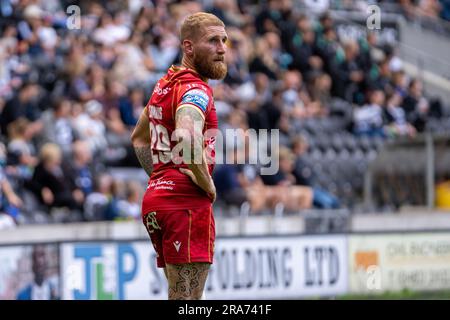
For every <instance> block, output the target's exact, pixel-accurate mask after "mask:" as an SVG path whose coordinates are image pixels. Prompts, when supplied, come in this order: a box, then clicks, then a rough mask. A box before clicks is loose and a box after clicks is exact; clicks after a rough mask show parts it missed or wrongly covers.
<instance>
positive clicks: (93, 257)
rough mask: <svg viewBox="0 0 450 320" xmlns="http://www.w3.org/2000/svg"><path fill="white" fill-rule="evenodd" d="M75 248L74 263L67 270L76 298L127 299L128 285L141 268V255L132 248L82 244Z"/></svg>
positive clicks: (121, 245)
mask: <svg viewBox="0 0 450 320" xmlns="http://www.w3.org/2000/svg"><path fill="white" fill-rule="evenodd" d="M72 248H73V251H72V252H73V257H72V259H71V260H72V263H70V264H69V266H68V268H67V271H68V273H69V274H67V286H69V287H70V290H71V294H70V295H71V296H72V297H73V299H75V300H113V299H120V300H123V299H124V298H125V294H124V291H125V290H124V288H125V284H126V283H127V282H129V281H131V280H133V279H134V278H135V276H136V274H137V272H138V266H139V263H138V255H137V254H136V252H135V250H134V249H133V247H132V246H131V245H129V244H126V243H123V244H117V245H101V244H98V245H97V244H82V245H74V246H73V247H72ZM125 261H127V263H125ZM75 266H78V267H75Z"/></svg>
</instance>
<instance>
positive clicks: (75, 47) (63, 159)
mask: <svg viewBox="0 0 450 320" xmlns="http://www.w3.org/2000/svg"><path fill="white" fill-rule="evenodd" d="M308 2H310V1H306V0H305V1H304V4H307V3H308ZM319 2H320V1H319ZM345 2H346V1H342V3H343V4H345ZM422 2H424V3H425V2H426V3H434V2H436V1H420V3H422ZM403 3H404V4H405V5H407V4H408V3H411V4H412V1H403ZM1 4H2V6H1V9H0V14H1V18H0V28H1V29H0V34H1V36H0V129H1V136H0V139H1V141H0V162H1V166H0V167H1V169H0V189H1V191H0V204H1V207H0V211H1V212H3V213H5V214H3V215H2V217H3V218H4V219H3V220H4V221H3V222H2V223H4V224H5V225H8V223H9V224H14V223H40V222H42V223H47V222H52V221H61V222H68V221H92V220H113V219H139V214H140V199H141V197H142V192H143V191H144V190H145V188H144V186H142V183H140V182H139V181H134V180H128V181H123V180H122V179H117V178H115V177H114V176H113V175H111V173H110V171H109V169H110V168H111V167H136V168H137V167H138V166H139V164H138V162H137V160H136V158H135V157H134V153H133V150H132V148H131V145H130V139H129V137H130V131H131V130H132V128H133V126H134V125H135V124H136V121H137V118H138V116H139V114H140V113H141V111H142V109H143V108H144V106H145V104H146V102H147V100H148V99H149V97H150V94H151V92H152V90H153V85H154V83H155V82H156V81H157V79H159V78H160V77H161V76H162V75H163V74H164V73H165V72H166V70H167V68H168V67H169V66H170V65H171V64H176V63H179V61H180V50H179V40H178V26H179V23H180V21H182V19H183V18H184V17H185V16H186V15H188V14H190V13H194V12H197V11H201V10H204V11H209V12H211V13H214V14H216V15H217V16H218V17H219V18H221V19H222V20H223V21H224V22H225V24H226V26H227V32H228V35H229V43H228V47H229V49H228V53H227V57H226V59H227V63H228V75H227V77H226V78H225V79H224V80H223V81H211V82H210V84H211V86H212V87H213V89H214V97H215V104H216V109H217V112H218V116H219V125H220V129H221V130H226V129H229V128H233V129H238V128H240V129H244V130H245V129H256V130H259V129H268V130H271V129H280V143H281V147H280V152H279V157H280V171H279V172H278V173H277V174H276V175H274V176H261V175H259V171H258V168H257V167H258V165H218V166H217V170H216V174H215V177H214V178H215V180H216V185H217V189H218V192H219V203H222V204H223V205H225V206H227V205H236V206H239V205H242V203H245V202H247V203H250V206H251V208H252V211H254V212H260V211H261V210H264V209H272V208H274V206H276V205H277V204H280V203H281V204H282V205H283V206H285V207H286V208H287V209H289V210H292V211H298V210H302V209H308V208H339V207H341V206H342V203H340V199H339V198H338V197H337V196H336V194H335V192H333V190H327V189H326V188H323V186H322V187H321V186H319V185H318V184H317V183H316V182H315V181H316V180H317V179H316V178H315V177H316V175H317V174H319V173H318V172H314V169H313V168H310V167H308V164H306V163H305V161H303V160H302V159H303V155H304V154H305V153H307V152H309V150H310V146H309V144H310V142H309V140H308V139H309V137H308V134H307V132H305V131H304V130H303V129H302V128H303V125H302V124H303V123H304V122H305V121H308V120H310V119H331V118H333V119H342V123H343V124H344V126H345V128H344V129H345V130H346V131H347V132H349V133H350V134H352V135H355V136H358V137H360V136H367V137H379V138H380V139H384V138H386V137H396V136H407V137H408V136H409V137H412V136H414V135H416V133H417V132H421V131H423V130H425V128H426V123H427V121H428V119H429V118H439V117H442V106H441V104H440V102H439V101H429V100H428V99H427V97H425V96H424V93H423V86H422V83H421V81H420V80H418V79H410V78H409V77H408V76H407V75H406V73H405V72H404V71H403V69H402V61H401V59H400V58H399V57H398V56H397V55H396V50H395V47H392V46H390V45H386V44H383V43H380V42H379V41H378V39H377V34H376V33H368V34H367V36H366V37H364V38H360V39H350V38H348V39H340V38H339V37H338V36H337V33H336V30H335V25H334V23H333V19H332V17H331V15H330V14H328V12H327V11H324V12H321V13H320V14H318V15H309V14H305V13H304V12H302V11H301V10H298V9H297V6H296V5H295V4H296V1H291V0H268V1H266V2H263V3H258V2H257V1H251V0H242V1H237V0H231V1H228V0H210V1H204V2H202V3H200V2H194V1H168V0H167V1H164V0H162V1H144V0H129V1H106V0H104V1H77V4H78V5H79V6H80V9H81V10H80V12H81V17H80V19H79V20H77V19H78V17H76V16H73V15H71V14H67V13H66V8H68V7H69V6H70V5H71V4H73V3H72V1H58V0H45V1H44V0H16V1H13V0H6V1H2V2H1ZM443 7H444V5H443ZM77 23H79V25H77ZM233 150H235V151H233V152H231V153H229V152H227V156H233V157H235V159H237V158H239V157H244V158H246V157H248V156H249V155H248V151H247V150H246V148H245V144H239V143H237V146H236V148H235V149H233ZM223 151H225V150H223ZM142 174H143V173H142ZM6 217H8V218H6ZM8 219H9V222H8V221H7V220H8Z"/></svg>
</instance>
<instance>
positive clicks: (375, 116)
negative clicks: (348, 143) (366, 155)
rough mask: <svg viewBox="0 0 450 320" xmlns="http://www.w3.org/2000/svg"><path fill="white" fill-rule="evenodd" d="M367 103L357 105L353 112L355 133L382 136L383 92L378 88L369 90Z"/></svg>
mask: <svg viewBox="0 0 450 320" xmlns="http://www.w3.org/2000/svg"><path fill="white" fill-rule="evenodd" d="M368 95H369V99H368V100H369V101H368V104H365V105H363V106H361V107H357V108H356V109H355V110H354V112H353V121H354V128H353V132H354V133H355V134H356V135H367V136H371V137H373V136H380V137H384V135H385V133H384V128H383V125H384V122H383V107H382V106H383V105H384V100H385V95H384V92H383V91H381V90H378V89H375V90H372V91H370V92H369V94H368Z"/></svg>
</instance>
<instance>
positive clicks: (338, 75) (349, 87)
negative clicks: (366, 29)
mask: <svg viewBox="0 0 450 320" xmlns="http://www.w3.org/2000/svg"><path fill="white" fill-rule="evenodd" d="M344 54H345V59H344V61H343V62H341V63H340V64H339V65H337V67H336V69H335V70H334V72H333V74H332V78H333V88H334V93H335V94H336V95H337V96H338V97H340V98H343V99H345V100H347V101H350V102H353V101H355V100H356V98H357V96H358V94H360V93H361V85H362V83H363V81H364V73H363V70H362V68H361V66H360V65H359V64H358V61H357V57H358V54H359V47H358V44H357V43H356V42H355V41H352V40H348V41H347V42H346V43H345V44H344Z"/></svg>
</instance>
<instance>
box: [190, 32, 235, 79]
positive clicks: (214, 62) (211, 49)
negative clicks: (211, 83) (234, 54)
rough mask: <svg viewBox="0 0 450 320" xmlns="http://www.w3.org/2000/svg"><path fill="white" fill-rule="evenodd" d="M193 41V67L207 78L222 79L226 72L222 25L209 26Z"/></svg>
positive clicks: (224, 41) (224, 40) (225, 35)
mask: <svg viewBox="0 0 450 320" xmlns="http://www.w3.org/2000/svg"><path fill="white" fill-rule="evenodd" d="M203 30H204V31H203V34H202V35H201V36H200V38H199V39H198V40H197V41H195V42H194V43H193V48H194V67H195V69H196V70H197V72H198V73H199V74H200V75H201V76H203V77H205V78H208V79H223V78H225V76H226V74H227V65H226V63H225V53H226V44H225V43H226V41H227V33H226V32H225V28H224V27H222V26H209V27H205V28H204V29H203Z"/></svg>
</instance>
